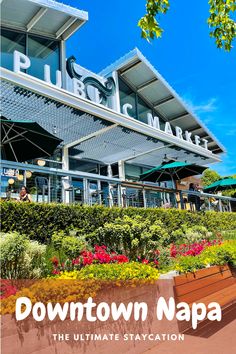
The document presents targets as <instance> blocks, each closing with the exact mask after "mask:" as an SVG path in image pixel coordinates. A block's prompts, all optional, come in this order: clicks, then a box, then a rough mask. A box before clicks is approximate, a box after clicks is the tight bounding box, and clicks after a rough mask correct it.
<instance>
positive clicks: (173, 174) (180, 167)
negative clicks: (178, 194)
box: [140, 161, 207, 182]
mask: <svg viewBox="0 0 236 354" xmlns="http://www.w3.org/2000/svg"><path fill="white" fill-rule="evenodd" d="M206 169H207V167H204V166H199V165H196V164H192V163H187V162H180V161H175V162H171V163H166V164H162V165H160V166H157V167H154V168H152V169H151V170H148V171H146V172H144V173H143V174H141V175H140V180H141V181H149V182H163V181H170V180H172V181H173V180H180V179H182V178H185V177H190V176H195V175H199V174H201V173H202V172H203V171H204V170H206Z"/></svg>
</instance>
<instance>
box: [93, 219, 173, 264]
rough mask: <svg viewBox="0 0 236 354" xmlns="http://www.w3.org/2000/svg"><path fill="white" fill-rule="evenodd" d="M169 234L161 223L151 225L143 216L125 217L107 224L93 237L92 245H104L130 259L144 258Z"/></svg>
mask: <svg viewBox="0 0 236 354" xmlns="http://www.w3.org/2000/svg"><path fill="white" fill-rule="evenodd" d="M167 236H168V234H167V232H166V230H165V227H164V225H163V224H162V222H161V221H156V222H154V224H151V221H150V220H149V219H146V220H145V219H143V218H142V217H141V216H136V217H134V218H131V217H129V216H126V215H125V216H124V217H123V218H117V219H115V220H114V222H113V223H105V224H104V226H103V227H99V228H98V229H97V230H96V231H95V232H94V233H93V234H92V235H91V236H90V240H91V241H92V244H96V243H97V244H100V245H101V244H104V245H106V246H107V247H109V248H110V249H113V250H114V251H116V252H119V253H124V254H125V255H126V256H127V257H129V258H130V259H133V260H135V259H137V257H141V258H142V257H144V256H145V255H146V254H147V253H148V252H149V251H150V250H153V249H156V248H157V247H158V243H159V242H160V240H162V239H165V238H167Z"/></svg>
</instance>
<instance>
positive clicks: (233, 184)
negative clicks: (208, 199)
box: [204, 178, 236, 193]
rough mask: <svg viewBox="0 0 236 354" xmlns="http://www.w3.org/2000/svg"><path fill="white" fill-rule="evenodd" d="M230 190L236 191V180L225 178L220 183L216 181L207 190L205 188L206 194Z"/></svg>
mask: <svg viewBox="0 0 236 354" xmlns="http://www.w3.org/2000/svg"><path fill="white" fill-rule="evenodd" d="M228 189H236V178H225V179H221V180H219V181H216V182H214V183H212V184H210V185H209V186H207V187H206V188H204V192H206V193H210V192H217V191H224V190H228Z"/></svg>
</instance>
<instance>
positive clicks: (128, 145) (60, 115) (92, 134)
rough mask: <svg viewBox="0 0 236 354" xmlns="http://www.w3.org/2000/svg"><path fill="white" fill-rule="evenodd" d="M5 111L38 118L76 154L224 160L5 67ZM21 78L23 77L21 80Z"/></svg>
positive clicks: (133, 160) (140, 160)
mask: <svg viewBox="0 0 236 354" xmlns="http://www.w3.org/2000/svg"><path fill="white" fill-rule="evenodd" d="M2 77H3V78H2V87H1V94H2V105H1V108H2V114H3V115H5V116H6V117H9V119H12V120H15V119H17V118H18V117H19V116H21V117H24V120H26V121H32V120H33V121H35V122H37V123H39V124H40V125H41V126H42V127H43V128H44V129H46V130H47V131H49V132H50V133H51V134H53V135H56V136H57V137H58V138H60V139H62V140H63V144H64V145H65V146H67V147H69V148H71V149H73V151H71V150H70V151H69V155H70V156H71V155H73V158H76V159H89V160H90V159H91V160H93V161H99V162H102V163H104V164H112V163H116V162H118V161H119V160H123V161H125V162H126V163H130V164H138V165H140V166H145V167H148V168H149V167H152V166H156V165H158V164H160V163H161V162H162V160H163V157H164V156H165V155H167V157H168V158H171V157H173V158H174V159H176V158H177V159H179V160H182V161H185V160H187V161H188V162H196V163H199V164H207V163H211V162H217V161H219V159H218V157H217V156H216V155H214V154H212V153H211V152H210V151H208V150H206V149H203V148H200V147H199V148H198V147H197V146H196V145H193V144H189V143H187V142H184V141H180V140H179V139H177V138H175V137H172V136H169V135H167V134H163V138H162V134H161V132H160V131H157V130H155V129H153V128H152V127H150V126H148V125H147V124H144V123H142V122H139V121H137V120H134V119H133V118H130V119H129V118H128V117H125V116H124V115H122V114H120V113H117V112H114V111H112V110H110V109H108V108H106V107H103V106H101V105H98V104H94V103H92V102H90V101H88V100H85V99H84V100H82V99H79V98H78V97H75V96H74V95H73V94H71V93H67V92H65V91H64V90H60V89H58V88H56V87H53V86H52V85H47V84H46V83H45V82H43V81H42V82H41V81H40V80H32V78H28V77H27V76H24V75H17V74H16V73H13V72H10V71H9V70H7V69H2ZM17 82H19V83H17Z"/></svg>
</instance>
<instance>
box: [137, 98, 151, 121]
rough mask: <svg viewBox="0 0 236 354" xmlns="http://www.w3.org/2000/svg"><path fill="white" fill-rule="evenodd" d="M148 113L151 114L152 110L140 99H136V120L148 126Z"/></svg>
mask: <svg viewBox="0 0 236 354" xmlns="http://www.w3.org/2000/svg"><path fill="white" fill-rule="evenodd" d="M148 113H151V114H152V110H151V109H150V108H149V107H148V105H147V104H146V103H145V102H144V101H143V100H142V99H141V98H140V97H138V120H140V121H141V122H143V123H147V124H148V118H147V114H148Z"/></svg>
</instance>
